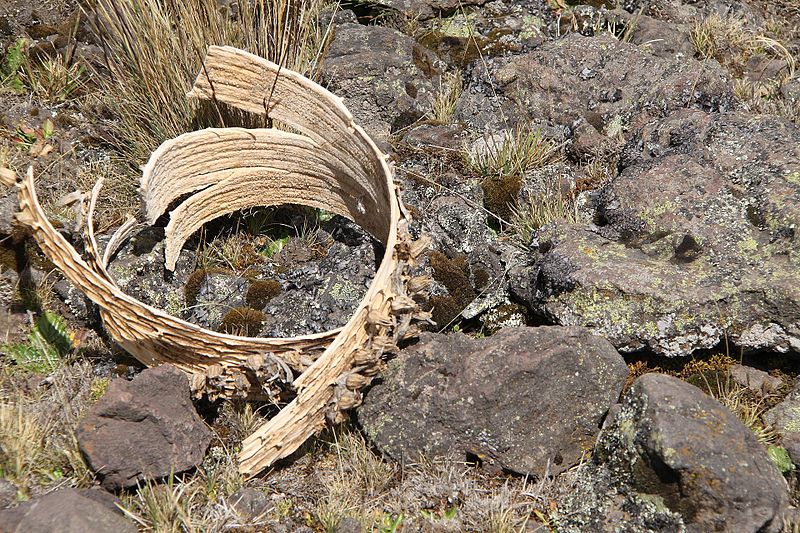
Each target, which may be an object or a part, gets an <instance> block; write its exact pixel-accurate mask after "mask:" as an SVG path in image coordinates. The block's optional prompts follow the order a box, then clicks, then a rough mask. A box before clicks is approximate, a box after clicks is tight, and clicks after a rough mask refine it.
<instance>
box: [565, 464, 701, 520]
mask: <svg viewBox="0 0 800 533" xmlns="http://www.w3.org/2000/svg"><path fill="white" fill-rule="evenodd" d="M565 477H566V476H565ZM568 479H569V489H570V490H569V491H568V492H566V494H564V496H563V497H562V498H561V499H560V500H559V502H558V509H557V510H556V512H555V513H553V515H552V516H551V518H550V520H551V522H552V524H553V526H555V527H554V529H556V530H557V531H559V533H586V532H592V533H620V532H621V531H622V532H624V533H655V532H657V533H685V532H686V527H685V526H684V523H683V518H682V517H681V516H680V515H679V514H678V513H674V512H672V511H670V510H669V509H668V508H667V507H666V506H665V505H664V504H663V502H661V501H660V500H659V499H658V498H652V497H650V496H649V495H647V494H641V493H638V492H636V491H633V490H629V489H627V488H626V487H619V486H618V484H617V483H616V481H615V479H614V477H613V476H612V474H611V472H610V471H609V469H608V468H607V467H605V466H604V465H602V464H597V463H594V462H589V463H586V464H584V465H582V466H581V467H579V468H578V469H577V470H576V472H575V473H574V474H571V475H569V477H568ZM621 528H622V529H621Z"/></svg>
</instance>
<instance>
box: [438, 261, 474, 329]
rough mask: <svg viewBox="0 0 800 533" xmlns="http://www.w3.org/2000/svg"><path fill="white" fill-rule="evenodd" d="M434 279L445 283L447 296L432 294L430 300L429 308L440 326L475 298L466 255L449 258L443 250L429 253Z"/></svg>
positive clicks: (445, 323) (448, 321) (455, 315)
mask: <svg viewBox="0 0 800 533" xmlns="http://www.w3.org/2000/svg"><path fill="white" fill-rule="evenodd" d="M428 260H429V261H430V265H431V268H432V269H433V279H435V280H436V281H438V282H439V283H441V284H442V285H444V287H445V288H446V289H447V292H448V294H447V295H446V296H441V295H437V296H432V297H431V298H430V299H429V300H428V309H429V310H430V311H431V313H432V314H433V320H434V322H436V323H437V324H438V325H439V326H440V327H441V326H445V325H447V324H449V323H450V322H451V321H452V320H453V319H455V318H456V317H457V316H458V315H459V314H460V313H461V311H463V310H464V308H465V307H467V306H468V305H469V304H470V302H472V300H474V299H475V290H474V289H473V288H472V285H470V282H469V266H468V265H467V259H466V257H465V256H464V255H458V256H456V257H454V258H452V259H451V258H449V257H447V256H446V255H445V254H443V253H442V252H438V251H433V252H431V253H430V254H429V256H428Z"/></svg>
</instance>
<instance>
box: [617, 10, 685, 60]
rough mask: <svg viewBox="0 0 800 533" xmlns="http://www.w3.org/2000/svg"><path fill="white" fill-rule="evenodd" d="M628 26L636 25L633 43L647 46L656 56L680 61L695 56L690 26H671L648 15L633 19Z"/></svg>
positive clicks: (629, 20)
mask: <svg viewBox="0 0 800 533" xmlns="http://www.w3.org/2000/svg"><path fill="white" fill-rule="evenodd" d="M634 19H635V21H636V22H634ZM628 24H636V25H635V27H634V30H633V33H632V36H631V42H632V43H633V44H636V45H639V46H646V47H647V48H648V49H649V50H651V51H652V53H653V55H655V56H658V57H664V58H671V59H679V58H691V57H693V56H694V54H695V49H694V45H692V39H691V32H690V28H691V26H690V25H689V24H670V23H667V22H664V21H663V20H657V19H655V18H653V17H648V16H646V15H642V16H640V17H638V18H635V17H631V18H630V19H628Z"/></svg>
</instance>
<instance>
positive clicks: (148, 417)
mask: <svg viewBox="0 0 800 533" xmlns="http://www.w3.org/2000/svg"><path fill="white" fill-rule="evenodd" d="M190 395H191V393H190V390H189V381H188V380H187V378H186V375H185V374H184V373H183V372H181V371H180V370H178V369H177V368H175V367H173V366H171V365H161V366H158V367H156V368H152V369H148V370H145V371H143V372H142V373H141V374H139V375H138V376H136V377H135V378H134V379H133V380H132V381H125V380H123V379H117V380H115V381H112V382H111V385H110V386H109V388H108V392H106V394H105V395H104V396H103V398H101V399H100V401H99V402H97V404H96V405H95V406H94V407H92V409H91V410H90V411H89V413H88V414H87V415H86V417H85V418H84V419H83V420H82V421H81V423H80V425H79V426H78V432H77V436H78V444H79V445H80V448H81V452H83V454H84V455H85V456H86V458H87V460H88V463H89V466H90V467H91V469H92V470H93V471H94V472H96V473H97V474H98V475H99V476H100V477H101V478H102V483H103V487H105V488H106V489H108V490H116V489H119V488H124V487H132V486H135V485H136V484H137V483H139V482H141V481H143V480H145V479H151V478H160V477H164V476H168V475H170V474H173V473H178V472H183V471H185V470H188V469H190V468H193V467H194V466H196V465H197V464H199V463H200V462H202V460H203V455H204V454H205V451H206V448H207V447H208V445H209V443H210V442H211V431H210V430H209V429H208V428H207V427H206V426H205V424H204V423H203V421H202V420H201V419H200V417H199V416H198V414H197V411H195V409H194V406H193V405H192V402H191V400H190Z"/></svg>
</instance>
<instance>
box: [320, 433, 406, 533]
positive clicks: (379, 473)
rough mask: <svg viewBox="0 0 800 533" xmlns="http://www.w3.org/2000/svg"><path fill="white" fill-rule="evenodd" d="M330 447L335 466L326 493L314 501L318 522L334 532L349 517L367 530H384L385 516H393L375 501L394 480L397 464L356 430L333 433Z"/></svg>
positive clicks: (327, 480)
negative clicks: (372, 446) (374, 447)
mask: <svg viewBox="0 0 800 533" xmlns="http://www.w3.org/2000/svg"><path fill="white" fill-rule="evenodd" d="M331 450H332V451H333V452H334V453H335V457H336V465H335V468H334V470H333V472H332V473H331V475H329V476H326V479H325V480H324V485H325V488H326V493H325V495H324V496H323V497H322V498H320V499H319V500H318V501H317V502H316V504H315V509H314V514H315V516H316V519H317V521H318V522H319V523H320V525H321V526H322V527H323V529H324V530H325V531H335V530H336V528H337V527H338V526H339V524H340V523H341V522H342V520H343V519H344V518H345V517H348V516H349V517H352V518H355V519H356V520H357V521H358V522H360V523H361V524H362V525H363V526H364V527H366V528H367V529H368V530H375V529H374V528H376V527H377V528H378V529H379V530H383V529H380V526H382V525H384V519H387V518H388V519H391V517H389V516H384V514H383V510H382V509H380V508H379V507H378V506H377V505H375V504H376V502H377V500H378V498H379V497H380V496H381V495H383V494H385V492H386V490H387V489H388V488H389V486H390V485H391V484H392V482H393V481H394V479H395V475H396V473H397V467H396V466H395V465H393V464H391V463H388V462H386V461H384V460H383V459H381V458H380V457H379V456H377V455H375V454H374V453H373V452H372V450H370V449H369V447H368V446H367V443H366V441H365V440H364V437H363V436H362V435H361V434H360V433H358V432H355V431H351V432H345V433H339V434H336V433H334V442H333V443H332V444H331Z"/></svg>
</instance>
